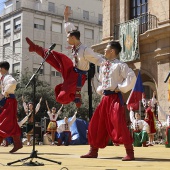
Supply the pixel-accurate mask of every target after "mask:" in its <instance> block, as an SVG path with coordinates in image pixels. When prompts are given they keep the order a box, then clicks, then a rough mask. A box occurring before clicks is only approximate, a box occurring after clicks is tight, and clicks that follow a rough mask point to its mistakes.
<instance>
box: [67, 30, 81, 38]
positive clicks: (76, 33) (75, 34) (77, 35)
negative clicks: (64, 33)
mask: <svg viewBox="0 0 170 170" xmlns="http://www.w3.org/2000/svg"><path fill="white" fill-rule="evenodd" d="M68 33H69V34H70V36H75V37H76V39H77V40H80V31H78V30H72V31H69V32H68Z"/></svg>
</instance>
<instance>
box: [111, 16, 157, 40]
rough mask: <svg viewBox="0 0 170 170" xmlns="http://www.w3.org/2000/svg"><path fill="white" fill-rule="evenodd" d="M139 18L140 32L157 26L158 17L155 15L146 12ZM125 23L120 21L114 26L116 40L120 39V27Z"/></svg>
mask: <svg viewBox="0 0 170 170" xmlns="http://www.w3.org/2000/svg"><path fill="white" fill-rule="evenodd" d="M136 19H137V18H136ZM138 19H139V34H143V33H144V32H146V31H147V30H151V29H154V28H157V17H156V16H155V15H151V14H145V15H141V16H140V17H138ZM131 21H132V20H129V21H126V22H124V23H128V22H131ZM124 23H119V24H117V25H115V26H114V33H113V35H114V39H115V40H118V39H119V27H120V25H121V24H124Z"/></svg>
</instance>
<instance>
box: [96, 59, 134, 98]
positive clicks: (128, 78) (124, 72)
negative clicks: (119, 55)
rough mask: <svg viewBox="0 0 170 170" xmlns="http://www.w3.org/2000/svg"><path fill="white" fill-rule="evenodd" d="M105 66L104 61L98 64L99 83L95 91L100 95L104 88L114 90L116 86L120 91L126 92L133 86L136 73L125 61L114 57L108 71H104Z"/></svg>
mask: <svg viewBox="0 0 170 170" xmlns="http://www.w3.org/2000/svg"><path fill="white" fill-rule="evenodd" d="M106 67H107V66H106V65H105V62H103V63H102V64H101V66H100V72H99V81H100V85H99V86H98V88H97V92H98V93H99V94H100V95H102V94H103V91H104V90H111V91H114V90H115V89H116V88H117V87H118V88H119V90H120V91H121V92H123V93H126V92H128V91H129V90H131V89H132V88H133V87H134V84H135V82H136V75H135V73H134V71H133V70H132V69H131V68H129V67H128V65H127V64H126V63H123V62H121V61H119V60H118V59H115V60H113V61H111V65H110V68H109V70H108V72H107V71H106V70H107V68H106ZM106 74H107V76H106Z"/></svg>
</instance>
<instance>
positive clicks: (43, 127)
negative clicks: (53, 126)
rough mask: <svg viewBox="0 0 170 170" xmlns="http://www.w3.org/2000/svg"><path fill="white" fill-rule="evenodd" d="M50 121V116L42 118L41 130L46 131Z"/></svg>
mask: <svg viewBox="0 0 170 170" xmlns="http://www.w3.org/2000/svg"><path fill="white" fill-rule="evenodd" d="M49 122H50V119H49V118H46V117H44V118H41V131H42V132H44V133H46V131H47V126H48V124H49Z"/></svg>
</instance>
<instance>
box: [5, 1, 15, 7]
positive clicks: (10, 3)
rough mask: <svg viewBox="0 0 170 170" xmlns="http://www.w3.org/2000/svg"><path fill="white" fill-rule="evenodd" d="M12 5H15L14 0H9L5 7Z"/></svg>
mask: <svg viewBox="0 0 170 170" xmlns="http://www.w3.org/2000/svg"><path fill="white" fill-rule="evenodd" d="M12 5H13V2H12V0H8V1H6V2H5V8H8V7H10V6H12Z"/></svg>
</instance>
